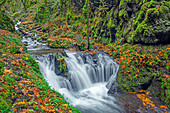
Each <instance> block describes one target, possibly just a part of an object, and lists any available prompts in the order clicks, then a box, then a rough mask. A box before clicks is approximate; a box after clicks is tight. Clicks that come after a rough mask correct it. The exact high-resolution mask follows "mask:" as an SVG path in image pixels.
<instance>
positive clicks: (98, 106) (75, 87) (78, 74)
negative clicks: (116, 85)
mask: <svg viewBox="0 0 170 113" xmlns="http://www.w3.org/2000/svg"><path fill="white" fill-rule="evenodd" d="M96 51H97V53H96V54H95V55H90V54H87V53H86V54H85V53H80V52H75V51H74V52H73V51H68V50H65V53H66V55H67V57H66V58H65V59H64V61H65V62H66V65H67V69H68V72H67V73H68V75H67V76H68V77H69V79H68V78H66V77H63V76H60V75H57V74H56V70H55V69H56V66H57V65H56V63H55V62H56V60H57V59H56V54H48V55H43V56H34V57H35V59H36V60H37V61H38V62H39V66H40V70H41V72H42V74H43V75H44V77H45V78H46V80H47V81H48V83H49V85H50V86H52V88H54V89H55V90H56V91H59V92H60V93H62V94H64V97H65V98H66V99H67V101H69V102H70V103H71V104H72V105H73V106H75V107H77V108H79V109H80V110H81V111H82V112H83V113H122V112H123V110H122V108H121V107H120V106H119V104H118V102H117V100H116V98H114V97H113V96H109V95H108V89H107V88H106V85H107V87H111V84H112V83H113V82H116V80H115V79H116V74H117V71H118V68H119V66H118V64H117V63H116V62H114V61H113V59H111V58H110V57H109V56H108V55H107V54H105V53H104V52H101V51H98V50H96Z"/></svg>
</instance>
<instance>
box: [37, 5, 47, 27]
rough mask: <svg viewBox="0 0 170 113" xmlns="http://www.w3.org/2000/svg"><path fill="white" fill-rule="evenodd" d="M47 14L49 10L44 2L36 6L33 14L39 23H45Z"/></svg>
mask: <svg viewBox="0 0 170 113" xmlns="http://www.w3.org/2000/svg"><path fill="white" fill-rule="evenodd" d="M48 14H49V10H48V9H47V7H46V6H45V4H41V5H39V7H38V8H37V12H36V14H35V20H37V21H38V23H39V24H40V23H45V22H46V21H47V19H48Z"/></svg>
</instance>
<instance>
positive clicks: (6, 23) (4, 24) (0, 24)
mask: <svg viewBox="0 0 170 113" xmlns="http://www.w3.org/2000/svg"><path fill="white" fill-rule="evenodd" d="M0 29H4V30H8V31H11V32H14V31H15V27H14V22H13V21H12V20H11V19H10V18H9V17H8V16H7V15H6V14H4V13H2V17H1V18H0Z"/></svg>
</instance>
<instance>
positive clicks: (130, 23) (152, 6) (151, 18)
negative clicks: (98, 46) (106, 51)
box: [112, 0, 170, 44]
mask: <svg viewBox="0 0 170 113" xmlns="http://www.w3.org/2000/svg"><path fill="white" fill-rule="evenodd" d="M114 9H115V10H114V12H113V14H114V15H113V16H112V18H113V20H114V24H115V25H116V33H115V37H116V38H117V39H120V38H125V39H126V40H127V41H128V42H129V43H131V42H133V43H142V44H164V43H168V42H170V3H169V2H167V1H165V0H162V1H158V0H140V1H135V0H121V1H120V2H118V1H116V3H115V8H114ZM112 32H113V31H112Z"/></svg>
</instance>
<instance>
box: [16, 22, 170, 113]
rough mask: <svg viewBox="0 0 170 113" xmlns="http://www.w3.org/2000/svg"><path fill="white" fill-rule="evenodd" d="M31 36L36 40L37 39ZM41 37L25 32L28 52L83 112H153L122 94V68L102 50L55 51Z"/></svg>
mask: <svg viewBox="0 0 170 113" xmlns="http://www.w3.org/2000/svg"><path fill="white" fill-rule="evenodd" d="M20 23H21V22H20V21H18V22H17V24H16V25H15V29H16V30H17V31H19V32H20V33H22V34H23V32H22V30H21V29H20V28H19V27H18V24H20ZM25 34H26V35H28V36H27V37H26V36H25ZM31 36H34V37H36V39H35V40H33V39H32V38H31ZM38 38H41V36H39V35H38V34H33V33H31V32H26V31H24V34H23V35H22V42H23V43H27V46H26V47H27V50H28V52H29V53H30V54H31V55H32V56H33V57H34V58H35V60H36V61H37V62H38V64H39V67H40V71H41V73H42V75H43V76H44V78H45V79H46V81H47V82H48V84H49V85H50V86H51V88H52V89H54V90H56V91H57V92H59V93H61V94H63V96H64V98H65V100H66V101H67V102H69V103H70V104H71V105H72V106H74V107H76V108H78V109H79V110H80V111H81V112H82V113H126V112H137V113H141V112H144V113H145V112H146V113H148V112H152V110H151V109H146V108H145V107H144V106H143V102H142V101H141V100H140V99H139V98H138V97H137V96H136V94H133V93H132V94H130V93H124V94H119V93H118V90H119V89H118V84H117V82H116V78H117V72H118V69H119V65H118V64H117V63H116V62H115V61H114V60H113V59H112V58H111V57H110V56H109V55H108V54H106V53H104V52H103V51H100V50H95V54H91V52H92V51H88V52H86V53H81V52H78V51H69V50H63V49H51V48H49V47H48V43H40V42H38V41H37V39H38ZM93 52H94V51H93ZM61 59H62V60H63V61H64V62H65V64H66V68H65V69H60V67H59V66H61V65H60V61H61ZM110 90H111V93H112V94H110V93H109V91H110ZM152 101H154V102H156V104H157V106H160V105H161V103H160V100H159V99H157V98H152ZM154 111H155V112H156V113H160V112H163V111H162V110H161V109H159V107H156V108H154ZM167 111H169V110H167Z"/></svg>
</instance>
